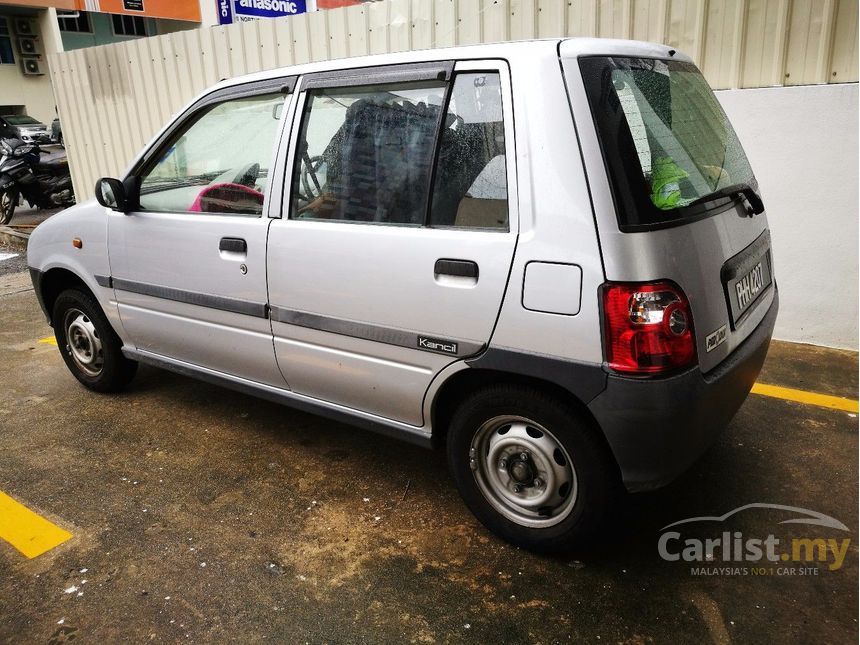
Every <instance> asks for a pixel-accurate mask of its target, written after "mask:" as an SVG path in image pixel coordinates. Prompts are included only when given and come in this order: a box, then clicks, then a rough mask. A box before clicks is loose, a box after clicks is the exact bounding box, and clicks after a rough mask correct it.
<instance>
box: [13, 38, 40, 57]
mask: <svg viewBox="0 0 860 645" xmlns="http://www.w3.org/2000/svg"><path fill="white" fill-rule="evenodd" d="M18 51H19V52H20V53H21V54H23V55H24V56H39V55H40V54H41V53H42V50H41V48H40V47H39V41H38V39H36V38H34V37H33V36H21V37H19V38H18Z"/></svg>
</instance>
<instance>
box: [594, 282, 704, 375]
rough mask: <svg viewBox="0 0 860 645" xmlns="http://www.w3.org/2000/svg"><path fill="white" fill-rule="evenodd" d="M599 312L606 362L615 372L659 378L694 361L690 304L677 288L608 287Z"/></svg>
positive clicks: (657, 284)
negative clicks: (661, 374)
mask: <svg viewBox="0 0 860 645" xmlns="http://www.w3.org/2000/svg"><path fill="white" fill-rule="evenodd" d="M603 311H604V316H605V320H606V326H605V327H606V328H605V330H604V338H605V342H606V360H607V362H608V363H609V367H610V368H612V369H613V370H615V371H616V372H623V373H625V374H642V375H650V374H660V373H662V372H668V371H671V370H674V369H678V368H680V367H686V366H687V365H690V364H691V363H693V362H694V361H695V360H696V341H695V338H694V337H693V316H692V314H691V313H690V303H689V302H688V301H687V297H686V296H685V295H684V292H683V291H681V290H680V289H679V288H678V287H676V286H674V285H672V284H669V283H667V282H655V283H650V284H608V285H606V286H604V289H603Z"/></svg>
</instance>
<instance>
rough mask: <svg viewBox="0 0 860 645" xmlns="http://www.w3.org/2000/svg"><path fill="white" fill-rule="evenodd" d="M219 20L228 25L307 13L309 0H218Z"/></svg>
mask: <svg viewBox="0 0 860 645" xmlns="http://www.w3.org/2000/svg"><path fill="white" fill-rule="evenodd" d="M216 1H217V3H218V21H219V22H220V23H221V24H222V25H228V24H230V23H232V22H234V21H235V20H240V21H243V20H254V19H257V18H282V17H284V16H295V15H297V14H300V13H305V12H306V11H307V10H308V9H307V0H216Z"/></svg>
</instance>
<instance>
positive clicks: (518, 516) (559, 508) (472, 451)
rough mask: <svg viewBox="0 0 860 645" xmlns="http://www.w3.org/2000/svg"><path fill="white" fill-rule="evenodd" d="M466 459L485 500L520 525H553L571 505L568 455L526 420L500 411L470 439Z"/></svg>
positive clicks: (572, 475) (573, 487) (573, 491)
mask: <svg viewBox="0 0 860 645" xmlns="http://www.w3.org/2000/svg"><path fill="white" fill-rule="evenodd" d="M469 464H470V467H471V470H472V475H473V476H474V477H475V483H476V484H477V485H478V489H479V490H480V491H481V493H482V494H483V496H484V498H485V499H486V500H487V502H489V504H490V505H491V506H492V507H493V509H494V510H496V511H497V512H499V513H501V514H502V515H503V516H504V517H506V518H507V519H509V520H511V521H512V522H515V523H517V524H520V525H521V526H527V527H530V528H547V527H550V526H555V525H556V524H558V523H559V522H561V521H563V520H564V519H565V518H566V517H567V516H568V515H570V512H571V511H572V510H573V507H574V505H575V504H576V498H577V493H578V486H577V479H576V471H575V469H574V467H573V462H572V461H571V459H570V455H569V454H568V453H567V450H565V448H564V446H563V445H562V444H561V442H560V441H559V440H558V439H556V437H555V436H554V435H553V434H552V433H551V432H550V431H549V430H547V429H546V428H544V427H543V426H542V425H540V424H539V423H536V422H534V421H532V420H531V419H527V418H525V417H519V416H499V417H494V418H492V419H490V420H488V421H487V422H485V423H484V424H483V425H481V427H480V428H478V431H477V432H476V433H475V436H474V438H473V439H472V444H471V446H470V448H469Z"/></svg>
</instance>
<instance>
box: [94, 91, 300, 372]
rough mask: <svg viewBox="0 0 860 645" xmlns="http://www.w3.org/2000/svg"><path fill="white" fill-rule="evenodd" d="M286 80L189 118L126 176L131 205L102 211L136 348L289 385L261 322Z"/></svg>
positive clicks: (205, 106) (228, 94)
mask: <svg viewBox="0 0 860 645" xmlns="http://www.w3.org/2000/svg"><path fill="white" fill-rule="evenodd" d="M288 81H289V79H278V80H276V81H267V82H264V83H253V84H247V85H241V86H238V87H233V88H229V89H227V90H222V91H219V92H217V93H214V94H211V95H209V96H208V97H206V98H205V99H203V100H201V101H200V102H199V103H198V104H197V105H195V106H193V107H192V108H190V109H189V110H188V112H187V113H186V114H185V115H183V116H182V117H181V118H180V119H179V120H178V121H177V123H176V124H175V125H174V126H173V127H172V128H171V129H170V130H168V132H166V133H165V134H164V136H163V137H162V139H161V141H159V142H157V143H156V144H155V146H154V147H153V149H152V150H151V151H150V152H149V153H148V154H147V155H146V156H145V157H144V159H143V160H142V161H141V163H140V164H139V166H138V168H137V169H135V170H134V171H133V173H132V174H134V175H135V176H136V177H137V182H138V183H139V185H140V196H139V207H138V208H136V209H135V210H134V211H133V212H130V213H128V214H123V213H117V212H114V211H110V212H109V223H108V226H109V252H110V263H111V272H112V276H110V279H111V281H112V284H113V287H114V290H115V294H116V300H117V303H118V306H119V313H120V316H121V317H122V322H123V327H124V328H125V330H126V332H127V333H128V335H129V336H130V339H131V341H132V342H133V343H134V345H135V346H136V347H137V349H138V350H141V351H145V352H148V353H150V354H154V355H157V356H162V357H166V358H170V359H176V360H179V361H182V362H185V363H190V364H192V365H195V366H199V367H203V368H207V369H211V370H215V371H218V372H222V373H225V374H230V375H233V376H239V377H242V378H245V379H248V380H251V381H256V382H260V383H265V384H268V385H275V386H281V387H283V386H284V385H285V383H284V379H283V376H282V375H281V373H280V371H279V370H278V367H277V363H276V362H275V359H274V353H273V351H272V334H271V327H270V325H269V320H268V305H267V297H268V296H267V289H266V237H267V234H268V228H269V223H270V219H269V218H268V217H266V216H265V213H266V208H267V206H268V195H269V192H270V191H269V186H270V185H271V180H272V177H271V168H272V164H273V160H274V158H275V151H276V148H277V141H278V140H279V136H280V133H281V129H282V128H281V122H282V114H283V108H284V101H285V96H284V92H283V89H284V87H285V86H286V87H289V86H290V83H289V82H288ZM286 100H287V101H288V100H289V99H288V98H287V99H286ZM105 279H107V277H105Z"/></svg>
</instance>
